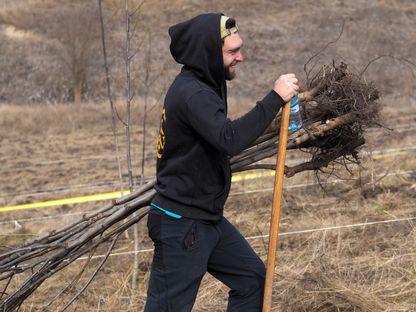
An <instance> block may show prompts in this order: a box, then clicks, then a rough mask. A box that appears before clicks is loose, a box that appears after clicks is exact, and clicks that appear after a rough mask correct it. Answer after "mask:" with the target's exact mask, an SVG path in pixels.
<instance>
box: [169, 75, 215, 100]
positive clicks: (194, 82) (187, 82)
mask: <svg viewBox="0 0 416 312" xmlns="http://www.w3.org/2000/svg"><path fill="white" fill-rule="evenodd" d="M170 91H171V93H172V95H175V96H176V95H181V97H182V101H184V102H187V101H188V100H189V99H190V98H191V97H193V96H194V95H197V94H212V95H216V93H215V91H214V90H212V88H211V87H210V86H208V85H207V84H206V83H204V82H203V81H201V80H200V79H198V78H197V77H196V76H195V75H193V74H191V73H180V74H179V75H178V76H177V77H176V79H175V81H174V82H173V84H172V86H171V90H170Z"/></svg>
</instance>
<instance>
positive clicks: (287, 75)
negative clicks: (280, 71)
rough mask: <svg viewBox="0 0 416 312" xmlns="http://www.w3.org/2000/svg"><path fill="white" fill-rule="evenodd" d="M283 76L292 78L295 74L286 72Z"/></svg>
mask: <svg viewBox="0 0 416 312" xmlns="http://www.w3.org/2000/svg"><path fill="white" fill-rule="evenodd" d="M285 76H286V77H288V78H294V77H295V74H292V73H290V74H286V75H285Z"/></svg>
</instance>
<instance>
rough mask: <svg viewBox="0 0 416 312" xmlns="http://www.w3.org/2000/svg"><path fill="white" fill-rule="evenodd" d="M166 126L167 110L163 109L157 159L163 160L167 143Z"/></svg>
mask: <svg viewBox="0 0 416 312" xmlns="http://www.w3.org/2000/svg"><path fill="white" fill-rule="evenodd" d="M165 124H166V110H165V109H163V111H162V118H161V119H160V128H159V139H158V141H157V158H162V156H163V149H164V147H165V142H166V132H165Z"/></svg>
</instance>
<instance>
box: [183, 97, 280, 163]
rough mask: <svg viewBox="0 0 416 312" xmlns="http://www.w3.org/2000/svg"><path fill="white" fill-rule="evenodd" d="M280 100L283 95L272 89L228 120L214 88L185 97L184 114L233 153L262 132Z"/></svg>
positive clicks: (219, 146) (213, 142)
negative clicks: (243, 111)
mask: <svg viewBox="0 0 416 312" xmlns="http://www.w3.org/2000/svg"><path fill="white" fill-rule="evenodd" d="M283 104H284V101H283V99H282V98H281V97H280V96H279V95H278V94H277V93H276V92H275V91H273V90H271V91H270V92H269V93H268V94H267V95H266V96H265V97H264V98H263V99H262V100H261V101H258V102H257V104H256V106H255V107H254V108H253V109H251V110H250V111H249V112H247V113H246V114H245V115H243V116H242V117H240V118H238V119H236V120H230V119H228V118H227V116H226V112H225V106H224V103H223V102H222V100H221V99H220V98H219V97H218V96H217V95H216V94H214V93H213V92H210V91H207V90H202V91H200V92H198V93H196V94H194V95H193V96H192V97H191V98H190V99H189V100H188V101H187V110H188V111H187V115H188V120H189V123H190V124H191V126H192V127H193V128H194V129H195V130H196V131H197V132H198V133H199V134H200V135H201V136H202V137H203V138H204V139H205V140H207V141H208V142H209V143H210V144H211V145H213V146H214V147H216V148H217V149H219V150H221V151H223V152H225V153H226V154H228V155H229V156H234V155H237V154H239V153H240V152H241V151H243V150H244V149H246V148H247V147H249V146H250V144H251V143H252V142H254V140H256V139H257V138H258V137H259V136H260V135H261V134H263V132H264V131H265V130H266V128H267V127H268V125H269V124H270V123H271V121H272V120H273V118H274V117H275V116H276V114H277V112H278V111H279V109H280V107H282V105H283Z"/></svg>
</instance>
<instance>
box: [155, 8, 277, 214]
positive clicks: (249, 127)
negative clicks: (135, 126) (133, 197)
mask: <svg viewBox="0 0 416 312" xmlns="http://www.w3.org/2000/svg"><path fill="white" fill-rule="evenodd" d="M220 17H221V14H214V13H210V14H203V15H199V16H197V17H195V18H193V19H191V20H189V21H185V22H183V23H179V24H177V25H175V26H172V27H171V28H170V29H169V35H170V37H171V45H170V51H171V53H172V56H173V58H174V59H175V61H176V62H178V63H180V64H183V65H184V66H183V68H182V70H181V72H180V73H179V74H178V76H177V77H176V78H175V80H174V82H173V83H172V85H171V86H170V88H169V90H168V92H167V95H166V98H165V102H164V108H163V113H162V118H161V125H160V130H159V142H158V155H157V157H158V158H157V183H156V186H155V189H156V191H157V194H156V196H155V197H154V199H153V203H155V204H156V205H158V206H159V207H161V208H164V209H167V210H169V211H171V212H174V213H177V214H180V215H182V216H184V217H188V218H194V219H205V220H219V219H220V218H221V216H222V213H223V207H224V203H225V201H226V199H227V196H228V193H229V190H230V185H231V170H230V164H229V158H230V156H234V155H237V154H238V153H240V152H241V151H243V150H244V149H245V148H247V147H248V146H249V145H250V144H251V143H252V142H253V141H254V140H256V139H257V138H258V137H259V136H260V135H261V134H262V133H263V132H264V130H265V129H266V128H267V126H268V125H269V124H270V122H271V121H272V120H273V118H274V117H275V116H276V114H277V112H278V110H279V109H280V107H281V106H282V105H283V104H284V101H283V100H282V98H281V97H280V96H279V95H278V94H277V93H276V92H274V91H273V90H272V91H270V92H269V94H268V95H266V97H265V98H264V99H263V100H261V101H259V102H257V105H256V106H255V107H254V108H253V109H252V110H250V111H249V112H248V113H246V114H245V115H244V116H242V117H241V118H239V119H237V120H234V121H231V120H230V119H228V118H227V99H226V97H227V89H226V82H225V70H224V64H223V59H222V43H221V36H220Z"/></svg>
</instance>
